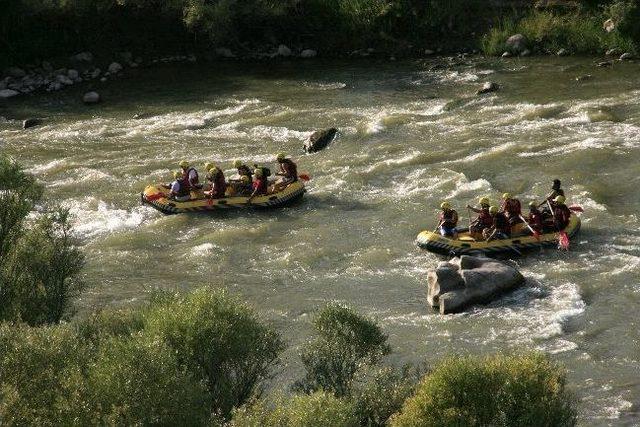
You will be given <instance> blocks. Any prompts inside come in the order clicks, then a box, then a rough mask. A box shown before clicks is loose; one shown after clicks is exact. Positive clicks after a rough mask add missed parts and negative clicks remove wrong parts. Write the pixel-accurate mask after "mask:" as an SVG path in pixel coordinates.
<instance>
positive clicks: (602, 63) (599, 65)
mask: <svg viewBox="0 0 640 427" xmlns="http://www.w3.org/2000/svg"><path fill="white" fill-rule="evenodd" d="M612 65H613V62H611V61H602V62H598V67H611V66H612Z"/></svg>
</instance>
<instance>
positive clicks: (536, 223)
mask: <svg viewBox="0 0 640 427" xmlns="http://www.w3.org/2000/svg"><path fill="white" fill-rule="evenodd" d="M528 222H529V225H530V226H531V228H533V229H534V230H535V231H542V212H540V211H539V210H537V209H536V210H534V211H531V212H529V219H528Z"/></svg>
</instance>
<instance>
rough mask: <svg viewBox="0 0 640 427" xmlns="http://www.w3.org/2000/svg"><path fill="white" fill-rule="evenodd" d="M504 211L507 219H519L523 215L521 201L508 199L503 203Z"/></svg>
mask: <svg viewBox="0 0 640 427" xmlns="http://www.w3.org/2000/svg"><path fill="white" fill-rule="evenodd" d="M502 211H503V212H504V213H505V214H506V215H507V217H516V218H517V217H518V216H520V215H521V214H522V207H521V206H520V200H518V199H507V200H505V201H504V202H503V203H502Z"/></svg>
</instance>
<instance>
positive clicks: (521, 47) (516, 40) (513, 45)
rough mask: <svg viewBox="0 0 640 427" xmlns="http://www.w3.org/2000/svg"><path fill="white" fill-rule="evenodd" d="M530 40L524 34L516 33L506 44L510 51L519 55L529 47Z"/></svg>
mask: <svg viewBox="0 0 640 427" xmlns="http://www.w3.org/2000/svg"><path fill="white" fill-rule="evenodd" d="M527 45H528V41H527V38H526V37H525V36H523V35H522V34H514V35H512V36H511V37H509V38H508V39H507V42H506V46H507V48H508V49H509V52H511V53H513V54H516V55H519V54H521V53H522V52H524V51H525V50H526V49H527V47H528V46H527Z"/></svg>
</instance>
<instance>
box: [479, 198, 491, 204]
mask: <svg viewBox="0 0 640 427" xmlns="http://www.w3.org/2000/svg"><path fill="white" fill-rule="evenodd" d="M479 202H480V204H481V205H490V204H491V202H490V201H489V198H488V197H480V199H479Z"/></svg>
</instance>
